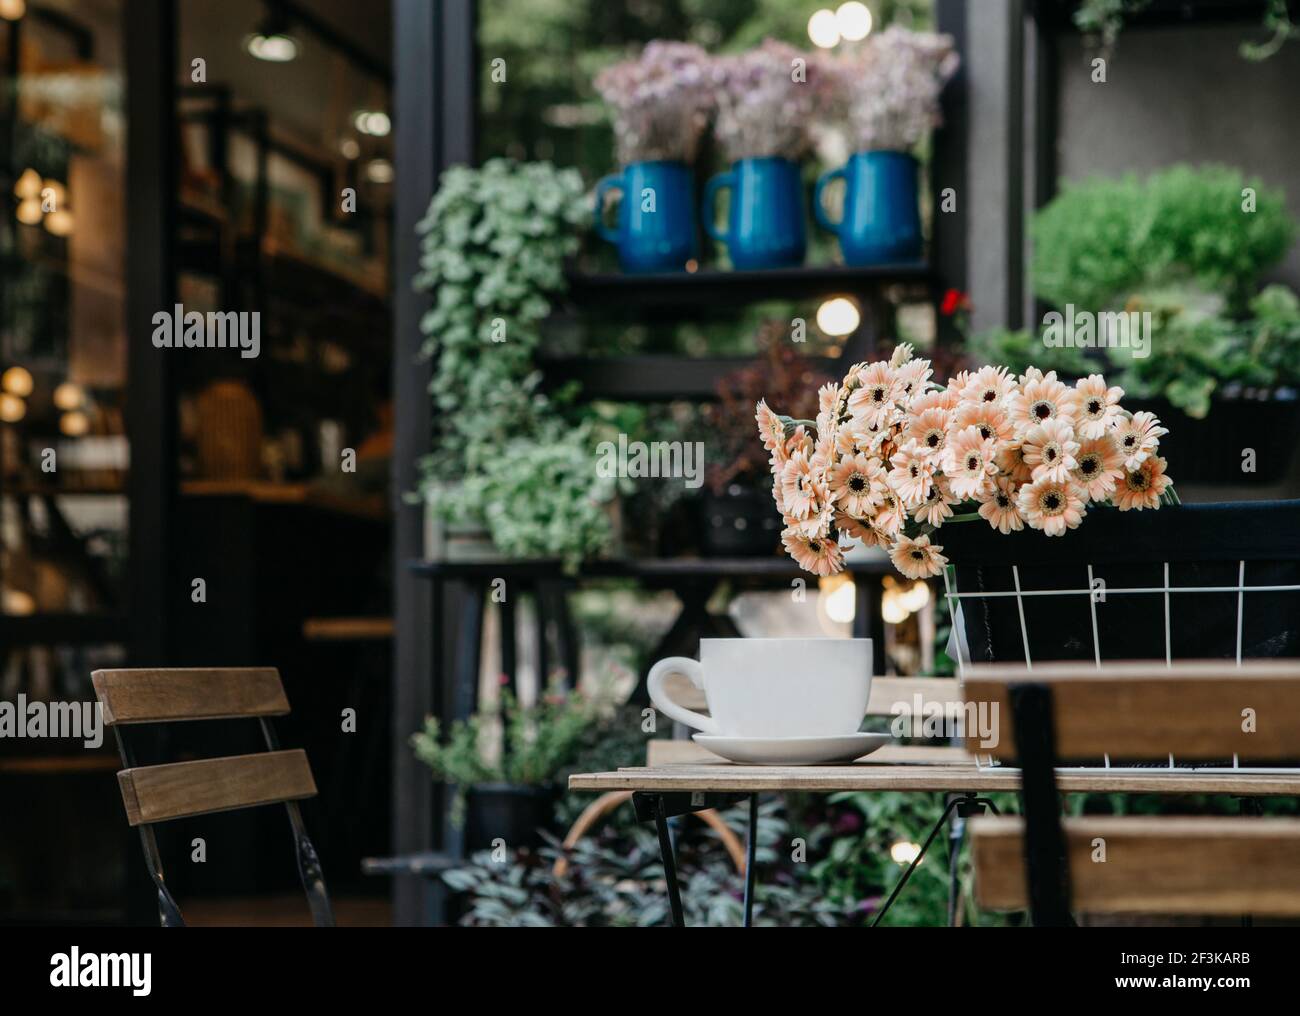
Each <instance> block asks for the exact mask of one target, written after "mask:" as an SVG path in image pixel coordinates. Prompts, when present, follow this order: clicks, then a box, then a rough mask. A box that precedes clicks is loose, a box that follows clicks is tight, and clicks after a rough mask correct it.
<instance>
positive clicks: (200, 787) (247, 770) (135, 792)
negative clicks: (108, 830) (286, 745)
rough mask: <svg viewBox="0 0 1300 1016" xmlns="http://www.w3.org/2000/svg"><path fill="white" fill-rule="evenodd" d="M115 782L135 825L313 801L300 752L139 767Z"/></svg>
mask: <svg viewBox="0 0 1300 1016" xmlns="http://www.w3.org/2000/svg"><path fill="white" fill-rule="evenodd" d="M117 779H118V783H119V784H120V785H121V788H122V801H123V803H124V804H125V805H126V817H127V821H128V822H129V823H130V824H131V825H133V826H137V825H143V824H150V823H153V822H167V821H170V820H172V819H177V818H188V817H190V816H193V815H209V814H211V813H213V812H218V811H233V810H235V809H237V808H253V807H256V806H258V805H263V804H281V803H283V802H285V801H299V800H302V799H303V798H306V797H315V796H316V781H315V780H313V779H312V775H311V766H309V765H308V763H307V753H306V752H304V751H303V750H302V749H301V748H295V749H293V750H290V751H267V752H261V753H259V754H256V755H231V756H228V757H226V758H205V759H198V760H196V761H193V762H173V763H170V764H168V765H159V766H140V767H137V768H134V769H123V770H122V771H121V772H119V773H118V774H117Z"/></svg>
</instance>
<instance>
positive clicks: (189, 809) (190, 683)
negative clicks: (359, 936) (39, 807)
mask: <svg viewBox="0 0 1300 1016" xmlns="http://www.w3.org/2000/svg"><path fill="white" fill-rule="evenodd" d="M91 681H92V683H93V684H94V687H95V694H96V696H97V697H98V698H99V701H100V704H101V706H102V709H103V718H104V723H105V725H107V726H109V727H111V728H112V729H113V734H114V736H115V737H116V738H117V744H118V748H119V750H120V752H121V755H122V764H123V765H124V766H125V767H126V768H124V769H123V770H122V771H121V772H119V773H118V774H117V779H118V783H119V784H120V786H121V790H122V803H123V804H124V805H125V807H126V818H127V822H128V823H129V824H130V825H132V826H137V827H139V829H140V838H141V841H142V843H143V845H144V855H145V863H146V864H147V865H148V866H149V874H150V876H151V877H152V879H153V882H154V885H155V886H156V887H157V889H158V912H159V918H160V921H161V923H162V925H163V927H182V926H184V924H185V922H184V919H183V918H182V917H181V913H180V908H179V907H177V905H176V901H175V900H174V899H173V898H172V895H171V893H170V892H169V891H168V889H167V885H166V882H165V881H164V878H163V866H162V858H161V856H160V855H159V852H158V844H157V841H156V839H155V837H154V833H153V825H154V824H155V823H157V822H167V821H171V820H173V819H178V818H189V817H192V816H195V815H209V814H212V813H214V812H220V811H234V810H238V809H242V808H252V807H256V806H258V805H263V804H284V806H285V808H286V810H287V811H288V813H289V825H290V828H291V829H292V831H293V839H294V847H295V850H296V854H297V860H298V873H299V875H300V876H301V878H302V886H303V890H304V891H305V892H306V894H307V903H308V906H309V907H310V908H311V915H312V922H313V923H314V924H315V925H316V926H317V927H333V925H334V914H333V911H332V909H331V907H330V901H329V895H328V893H327V892H326V889H325V878H324V875H323V874H322V873H321V867H320V861H319V860H318V858H317V856H316V849H315V847H313V846H312V842H311V840H310V838H308V836H307V831H306V828H305V827H304V825H303V821H302V814H301V812H300V811H299V808H298V803H297V802H298V801H300V800H303V799H304V798H308V797H314V796H315V795H316V782H315V780H313V779H312V774H311V766H310V765H308V762H307V755H306V753H305V752H303V751H302V750H301V749H293V750H288V751H282V750H280V748H279V745H278V743H277V741H276V737H275V731H274V729H273V728H272V726H271V722H270V718H271V717H272V716H285V715H287V714H288V712H289V700H288V699H287V698H286V697H285V694H284V686H283V685H282V684H281V683H280V674H279V672H278V671H276V670H275V669H274V668H271V667H255V668H214V669H178V670H97V671H95V672H94V673H93V674H92V675H91ZM253 718H255V719H257V721H258V722H259V724H260V725H261V728H262V735H263V737H264V739H265V741H266V747H267V750H266V751H265V752H261V753H258V754H254V755H236V756H229V757H226V758H209V759H199V760H196V761H191V762H175V763H171V764H167V765H152V766H137V765H136V764H135V761H134V755H133V753H132V750H131V747H130V744H129V740H128V730H127V728H128V727H131V726H133V725H137V724H143V723H171V722H179V721H184V720H227V719H253Z"/></svg>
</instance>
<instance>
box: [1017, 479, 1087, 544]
mask: <svg viewBox="0 0 1300 1016" xmlns="http://www.w3.org/2000/svg"><path fill="white" fill-rule="evenodd" d="M1079 495H1080V491H1079V488H1078V487H1077V486H1076V485H1075V484H1074V483H1072V482H1070V481H1069V480H1053V479H1050V478H1048V477H1046V476H1044V477H1042V478H1041V479H1038V480H1035V481H1034V482H1033V483H1027V484H1025V485H1024V486H1023V487H1021V488H1020V493H1019V495H1018V496H1017V498H1016V507H1017V508H1019V509H1020V514H1021V515H1022V516H1023V517H1024V520H1025V521H1026V522H1027V523H1029V526H1030V528H1031V529H1041V530H1042V531H1043V532H1045V533H1046V534H1047V535H1048V536H1062V535H1064V533H1065V532H1066V530H1068V529H1074V528H1076V527H1077V526H1078V525H1079V523H1080V522H1082V521H1083V516H1084V515H1085V514H1087V510H1088V509H1087V508H1086V507H1085V506H1084V503H1083V498H1081V497H1080V496H1079Z"/></svg>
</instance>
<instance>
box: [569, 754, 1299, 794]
mask: <svg viewBox="0 0 1300 1016" xmlns="http://www.w3.org/2000/svg"><path fill="white" fill-rule="evenodd" d="M1056 784H1057V787H1058V789H1060V791H1061V792H1062V793H1066V794H1081V793H1157V794H1236V795H1240V796H1243V797H1265V796H1293V795H1294V796H1300V770H1297V771H1296V772H1294V773H1282V774H1278V775H1261V774H1255V773H1199V772H1191V771H1187V770H1166V769H1150V770H1132V769H1130V770H1127V771H1115V770H1111V771H1107V770H1104V769H1097V770H1096V771H1092V772H1086V773H1084V772H1078V771H1065V772H1060V773H1058V774H1057V777H1056ZM569 789H570V790H596V791H606V790H647V791H709V792H713V793H747V792H750V791H773V792H775V791H782V790H791V791H811V792H819V791H822V792H834V791H844V790H893V791H955V792H965V791H969V792H973V793H987V792H990V791H996V790H1004V791H1018V790H1019V789H1020V772H1019V770H1016V769H1012V770H1010V771H1008V770H1006V769H1003V770H1001V771H999V770H998V769H989V768H987V767H986V768H984V769H978V768H976V766H975V761H974V759H973V758H971V757H970V756H969V755H967V754H966V753H965V752H963V751H962V750H961V749H960V748H925V747H914V746H907V745H900V746H888V747H885V748H882V749H880V750H879V751H877V752H874V753H873V754H871V755H870V756H868V757H867V758H864V759H861V760H859V761H857V762H852V763H849V764H847V765H834V766H742V765H735V764H733V763H731V762H726V761H723V760H721V759H718V760H716V761H714V760H712V759H705V758H695V759H691V760H690V761H681V762H663V763H659V764H656V765H648V766H629V767H626V768H623V769H619V770H617V771H616V772H608V773H579V774H576V775H573V776H570V777H569Z"/></svg>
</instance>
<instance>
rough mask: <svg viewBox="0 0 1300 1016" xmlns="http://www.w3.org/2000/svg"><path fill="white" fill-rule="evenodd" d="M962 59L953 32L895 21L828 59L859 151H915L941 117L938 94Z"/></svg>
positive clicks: (839, 107) (841, 108)
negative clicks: (936, 31)
mask: <svg viewBox="0 0 1300 1016" xmlns="http://www.w3.org/2000/svg"><path fill="white" fill-rule="evenodd" d="M960 62H961V58H960V57H959V56H958V55H957V53H956V51H955V49H954V46H953V39H952V36H950V35H936V34H934V33H932V32H913V31H911V30H909V29H906V28H900V27H898V26H892V25H891V26H890V27H889V28H887V29H885V30H884V31H883V32H880V33H879V34H875V35H872V36H870V37H869V38H867V39H865V40H864V41H863V42H862V43H861V44H860V45H859V46H857V47H855V48H854V49H853V50H851V51H849V52H847V53H846V54H845V55H843V56H840V57H836V58H832V59H831V60H829V61H828V73H829V74H830V76H831V77H833V79H834V81H835V90H836V92H837V96H836V101H835V103H834V105H835V107H836V109H837V110H838V113H839V118H842V120H843V122H844V124H845V127H846V129H847V133H848V137H849V142H850V144H851V145H852V146H853V149H854V151H859V152H865V151H899V152H908V151H911V150H912V149H913V148H914V147H916V145H917V144H918V143H919V142H920V141H921V140H922V139H923V138H925V137H926V136H927V135H928V134H929V133H930V132H931V131H932V130H934V128H936V127H938V126H939V125H940V124H941V122H942V117H941V116H940V111H939V94H940V93H941V92H942V91H943V86H944V85H945V84H946V83H947V82H948V79H949V78H951V77H952V76H953V75H954V74H955V73H957V67H958V65H959V64H960Z"/></svg>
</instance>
